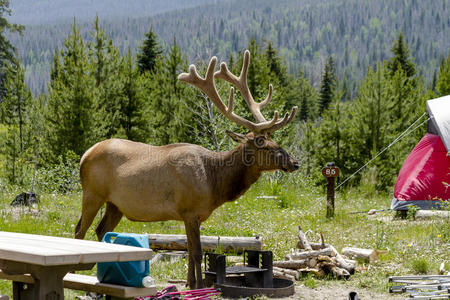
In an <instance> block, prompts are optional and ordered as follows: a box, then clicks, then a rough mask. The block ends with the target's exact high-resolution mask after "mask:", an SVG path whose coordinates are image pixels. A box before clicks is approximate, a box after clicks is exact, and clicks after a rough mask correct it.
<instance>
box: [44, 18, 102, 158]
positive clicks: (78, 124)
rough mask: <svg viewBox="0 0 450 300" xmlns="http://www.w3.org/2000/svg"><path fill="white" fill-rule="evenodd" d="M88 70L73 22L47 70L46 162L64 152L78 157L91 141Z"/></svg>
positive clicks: (92, 94) (91, 84)
mask: <svg viewBox="0 0 450 300" xmlns="http://www.w3.org/2000/svg"><path fill="white" fill-rule="evenodd" d="M89 70H90V67H89V63H88V59H87V53H86V47H85V43H84V41H83V39H82V37H81V33H80V28H79V27H78V26H77V25H76V22H75V21H74V23H73V25H72V29H71V33H70V35H69V36H68V37H67V38H66V40H65V42H64V49H62V50H61V51H60V52H59V53H55V56H54V59H53V65H52V68H51V75H50V78H51V81H50V84H49V95H48V104H47V113H46V116H45V119H46V123H47V124H48V125H47V129H48V130H47V141H48V146H49V148H48V152H49V153H47V157H48V159H49V160H50V162H56V161H57V159H58V157H60V156H61V157H65V156H66V154H67V152H68V151H73V152H74V153H75V154H76V155H78V156H81V155H82V154H83V153H84V152H85V151H86V150H87V149H88V148H89V147H90V146H92V145H93V144H94V142H95V139H94V136H95V134H94V124H95V123H94V120H93V118H92V115H93V114H94V106H93V103H94V98H95V93H96V91H95V86H96V83H95V80H92V77H91V76H90V73H89Z"/></svg>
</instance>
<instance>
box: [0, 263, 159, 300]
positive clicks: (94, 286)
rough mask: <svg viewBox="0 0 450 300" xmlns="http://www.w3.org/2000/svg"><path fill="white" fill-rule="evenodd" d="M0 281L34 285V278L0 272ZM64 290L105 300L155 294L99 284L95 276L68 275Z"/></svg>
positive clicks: (140, 289) (141, 289)
mask: <svg viewBox="0 0 450 300" xmlns="http://www.w3.org/2000/svg"><path fill="white" fill-rule="evenodd" d="M0 279H7V280H12V281H14V282H18V283H21V284H34V278H33V277H32V276H31V275H29V274H24V275H9V274H5V273H4V272H2V271H1V270H0ZM64 288H66V289H71V290H77V291H85V292H94V293H97V294H104V295H106V296H107V297H106V299H134V298H136V297H144V296H152V295H155V294H156V288H155V287H149V288H136V287H130V286H123V285H117V284H109V283H101V282H99V281H98V279H97V277H95V276H89V275H81V274H72V273H69V274H67V275H66V276H65V277H64Z"/></svg>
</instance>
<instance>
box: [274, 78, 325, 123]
mask: <svg viewBox="0 0 450 300" xmlns="http://www.w3.org/2000/svg"><path fill="white" fill-rule="evenodd" d="M283 91H284V92H283V95H282V98H283V99H284V100H285V103H284V107H283V111H288V110H289V109H291V108H292V107H293V106H298V107H299V111H298V116H297V117H296V119H295V120H294V122H298V121H307V120H312V119H314V118H315V117H316V116H317V108H316V102H317V97H318V96H317V91H316V89H314V88H313V87H312V86H311V84H310V83H309V80H308V79H307V78H306V77H304V75H303V72H302V70H300V71H299V73H298V75H297V76H296V77H295V78H290V79H289V80H288V84H287V86H286V88H284V89H283Z"/></svg>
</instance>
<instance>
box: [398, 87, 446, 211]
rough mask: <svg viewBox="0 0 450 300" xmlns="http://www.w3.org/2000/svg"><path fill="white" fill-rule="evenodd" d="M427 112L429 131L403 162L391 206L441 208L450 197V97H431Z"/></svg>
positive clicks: (405, 208)
mask: <svg viewBox="0 0 450 300" xmlns="http://www.w3.org/2000/svg"><path fill="white" fill-rule="evenodd" d="M427 111H428V114H429V116H430V120H429V123H428V133H427V134H426V135H425V136H424V137H423V138H422V139H421V140H420V142H419V143H418V144H417V145H416V146H415V147H414V149H413V150H412V151H411V153H410V154H409V155H408V157H407V158H406V160H405V162H404V163H403V166H402V168H401V170H400V173H399V174H398V178H397V182H396V184H395V188H394V199H393V200H392V203H391V209H394V210H407V209H408V206H409V205H415V206H417V207H419V208H421V209H432V208H441V207H443V204H444V203H448V202H444V201H448V200H449V199H450V156H449V155H448V153H449V149H450V96H445V97H441V98H437V99H433V100H428V101H427Z"/></svg>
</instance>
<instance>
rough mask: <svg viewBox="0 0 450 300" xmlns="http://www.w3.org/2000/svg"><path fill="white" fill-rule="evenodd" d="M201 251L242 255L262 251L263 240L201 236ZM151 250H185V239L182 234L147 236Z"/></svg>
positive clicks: (257, 238) (259, 238) (258, 238)
mask: <svg viewBox="0 0 450 300" xmlns="http://www.w3.org/2000/svg"><path fill="white" fill-rule="evenodd" d="M200 240H201V243H202V250H210V251H212V250H216V249H220V250H221V251H223V252H225V253H230V252H231V253H242V252H243V251H244V250H263V248H264V243H263V239H262V238H261V237H259V236H256V237H231V236H201V237H200ZM148 241H149V244H150V248H151V249H153V250H187V238H186V235H183V234H149V236H148Z"/></svg>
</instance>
